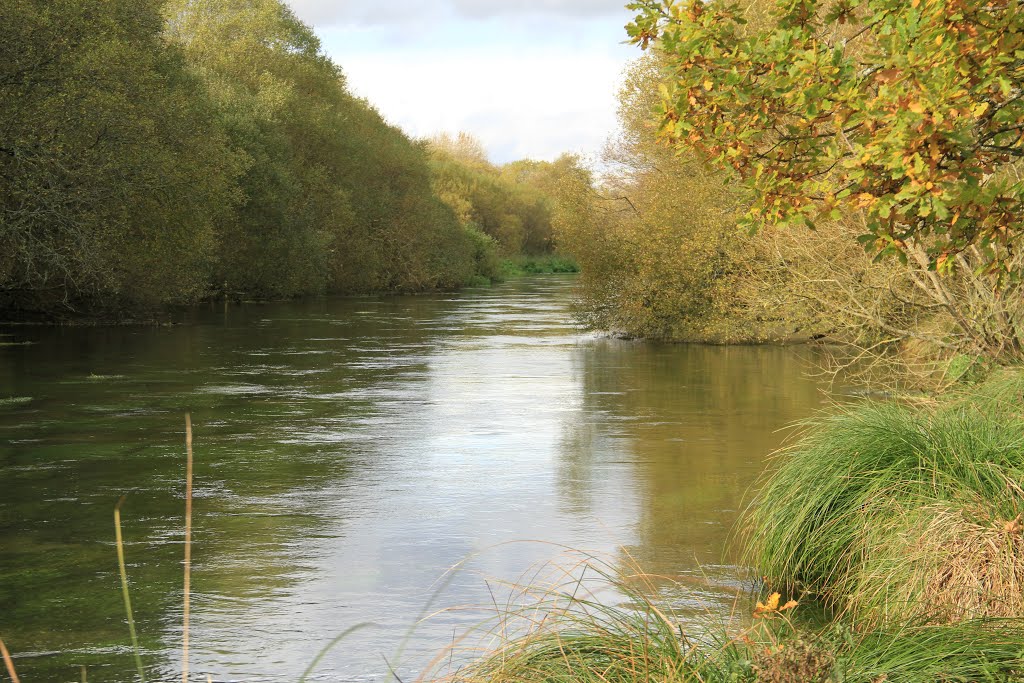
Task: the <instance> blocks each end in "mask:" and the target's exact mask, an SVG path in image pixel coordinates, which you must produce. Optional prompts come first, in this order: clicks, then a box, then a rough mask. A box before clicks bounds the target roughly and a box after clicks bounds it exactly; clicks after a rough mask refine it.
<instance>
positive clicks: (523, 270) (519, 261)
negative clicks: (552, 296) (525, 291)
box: [501, 254, 580, 278]
mask: <svg viewBox="0 0 1024 683" xmlns="http://www.w3.org/2000/svg"><path fill="white" fill-rule="evenodd" d="M579 270H580V267H579V264H577V263H576V261H575V260H573V259H572V258H570V257H568V256H562V255H558V254H547V255H545V256H526V255H523V256H516V257H513V258H508V259H505V260H504V261H502V262H501V274H502V277H505V278H510V277H521V276H523V275H551V274H554V273H578V272H579Z"/></svg>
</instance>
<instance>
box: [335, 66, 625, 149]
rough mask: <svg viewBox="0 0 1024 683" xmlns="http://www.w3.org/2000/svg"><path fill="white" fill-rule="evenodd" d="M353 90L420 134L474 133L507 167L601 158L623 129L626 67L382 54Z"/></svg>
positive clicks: (357, 69) (355, 78) (358, 75)
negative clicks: (521, 161)
mask: <svg viewBox="0 0 1024 683" xmlns="http://www.w3.org/2000/svg"><path fill="white" fill-rule="evenodd" d="M343 66H344V69H345V72H346V74H347V75H348V80H349V85H350V87H351V88H352V90H353V91H355V92H356V93H357V94H358V95H361V96H363V97H366V98H367V99H368V100H370V102H372V103H373V104H374V105H375V106H376V107H377V108H378V109H379V110H380V111H381V113H382V114H384V116H385V117H386V118H387V119H388V120H389V121H390V122H392V123H394V124H396V125H398V126H400V127H402V128H403V129H404V130H406V131H407V132H408V133H409V134H410V135H413V136H417V137H425V136H429V135H432V134H434V133H437V132H441V131H447V132H457V131H466V132H468V133H471V134H473V135H475V136H476V137H478V138H479V139H480V140H481V141H482V142H483V143H484V145H485V146H486V147H487V149H488V150H489V151H490V153H491V156H492V159H493V160H494V161H498V162H505V161H510V160H513V159H517V158H526V157H529V158H534V159H549V160H550V159H554V158H555V157H557V156H558V155H559V154H561V153H562V152H566V151H576V152H583V153H593V152H595V151H596V150H597V149H599V148H600V146H601V144H602V143H603V141H604V140H605V139H606V138H607V137H608V135H609V134H610V133H611V132H612V131H613V130H614V128H615V125H616V121H615V108H616V101H615V93H616V91H617V88H618V81H619V76H620V71H621V69H622V60H621V59H617V58H615V57H613V56H611V55H607V54H605V55H600V54H598V55H594V54H578V53H575V52H555V51H545V52H539V53H538V52H533V53H530V54H525V55H519V54H510V53H508V52H504V51H503V52H499V53H495V52H486V53H469V52H463V53H444V54H402V53H398V54H374V55H365V56H355V57H350V58H348V59H346V60H345V61H344V65H343Z"/></svg>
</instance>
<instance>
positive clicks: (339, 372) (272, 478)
mask: <svg viewBox="0 0 1024 683" xmlns="http://www.w3.org/2000/svg"><path fill="white" fill-rule="evenodd" d="M572 286H573V281H572V279H571V278H565V277H549V278H536V279H529V280H520V281H515V282H512V283H509V284H506V285H502V286H499V287H495V288H494V289H490V290H473V291H468V292H465V293H462V294H458V295H432V296H420V297H406V298H399V297H394V298H362V299H336V300H323V301H314V302H305V303H287V304H273V305H246V306H228V307H222V306H220V305H218V306H216V307H213V308H210V309H208V310H202V311H197V312H195V313H193V314H192V315H191V316H190V320H189V321H188V324H184V325H179V326H175V327H170V328H141V329H139V328H113V329H109V328H85V329H82V328H75V329H52V328H32V327H15V328H7V329H2V330H0V333H2V334H3V336H0V482H2V491H0V637H3V638H4V639H5V640H6V641H7V643H8V646H9V647H10V649H11V650H12V651H14V652H15V653H16V654H17V655H18V657H17V660H16V661H17V664H18V667H19V669H20V670H21V672H22V674H23V680H26V681H68V680H75V679H77V678H78V676H79V665H82V664H85V665H87V666H88V667H89V680H90V681H128V680H132V678H133V673H132V672H133V670H134V669H133V663H132V659H131V654H130V649H129V648H128V646H127V644H128V632H127V628H126V625H125V620H124V614H123V607H122V605H121V598H120V589H119V579H118V574H117V564H116V554H115V549H114V545H113V536H114V534H113V520H112V512H113V507H114V504H115V502H116V501H117V499H118V498H119V497H120V496H121V495H122V494H127V496H128V497H127V501H126V503H125V506H124V520H125V522H124V526H125V536H126V540H127V543H128V545H127V549H126V552H127V557H128V564H129V574H130V577H131V581H132V591H133V592H132V599H133V601H134V607H135V613H136V619H137V622H138V629H139V632H140V637H141V639H142V646H143V649H144V654H145V660H146V663H147V666H148V667H150V668H151V669H152V671H154V672H156V673H157V674H159V675H162V676H164V677H165V678H170V677H172V676H173V675H174V672H175V671H176V670H178V667H179V666H180V641H181V626H180V621H181V603H182V600H181V591H182V579H181V555H182V550H183V507H184V439H183V431H184V413H185V411H186V410H191V411H192V415H193V420H194V425H195V450H196V459H197V463H196V493H195V497H196V500H195V545H194V572H193V590H194V593H193V601H192V604H193V617H192V619H193V626H192V652H191V661H192V669H193V671H195V672H196V674H197V680H206V674H207V673H209V674H210V675H211V676H212V677H213V679H214V680H217V681H279V680H282V681H283V680H288V681H294V680H296V679H297V678H298V677H299V675H300V674H301V673H302V671H303V670H304V669H305V668H306V667H307V666H308V665H309V664H310V663H311V662H312V661H313V660H314V658H315V657H316V654H317V652H318V651H320V649H321V648H322V647H323V646H324V645H326V644H327V643H328V642H329V641H330V640H331V639H332V638H334V637H335V636H336V635H337V634H339V633H341V632H343V631H345V630H346V629H348V628H349V627H351V626H354V625H356V624H360V623H364V622H369V625H368V626H366V627H364V628H363V629H362V630H360V631H358V632H356V633H354V634H352V635H351V636H349V637H347V638H345V639H344V640H342V641H341V642H340V643H339V644H338V645H337V646H336V647H335V648H334V649H332V650H331V651H330V652H329V653H328V654H327V655H326V656H325V657H324V658H323V660H322V661H321V662H320V663H319V665H318V667H317V668H316V670H315V672H314V673H313V675H311V677H310V680H330V681H362V680H383V679H384V677H385V675H386V673H387V670H388V663H390V664H391V665H393V666H395V667H396V669H397V670H398V672H399V673H400V675H402V676H403V680H408V679H409V678H414V677H415V675H414V674H415V673H418V672H419V671H421V670H422V669H423V667H424V666H425V665H426V663H427V662H428V661H429V660H430V659H431V658H433V657H434V655H435V654H437V653H438V652H440V651H442V650H443V649H444V648H445V646H446V645H448V644H449V643H450V642H451V641H452V639H453V634H458V633H462V632H463V631H464V630H465V629H466V628H467V627H469V626H472V625H473V624H476V623H478V622H480V620H481V619H484V618H486V617H487V613H486V609H487V608H488V607H489V606H491V605H492V604H493V603H494V601H499V602H500V601H502V600H503V599H504V597H503V596H504V595H505V593H506V591H505V590H504V589H503V588H502V582H503V581H517V580H521V579H522V578H523V577H526V578H529V577H530V576H532V574H531V571H535V569H536V568H537V567H540V566H542V565H543V564H544V563H551V562H554V563H556V564H558V563H565V562H572V558H571V557H569V558H567V557H566V556H565V555H564V551H563V547H565V548H574V549H579V550H584V551H589V552H593V553H596V554H598V555H599V556H600V557H602V558H603V559H604V561H605V562H607V564H608V566H609V567H611V568H613V569H617V570H620V571H622V572H625V573H633V572H635V569H634V566H638V567H640V568H641V569H642V570H643V571H646V572H650V573H652V574H657V575H659V576H662V577H664V579H659V580H658V583H660V584H662V586H663V588H665V590H666V599H667V600H668V601H669V602H671V603H673V605H674V606H675V607H676V608H677V609H679V610H681V612H682V613H684V615H685V614H686V613H688V612H692V613H694V614H697V613H707V612H710V613H715V612H720V613H722V614H725V613H726V612H728V611H729V610H730V609H731V607H732V605H733V604H734V601H735V599H736V594H737V592H741V591H742V589H743V586H744V582H745V581H746V579H745V578H744V576H745V574H744V571H743V570H742V569H741V568H740V567H736V566H734V565H733V564H732V563H731V562H730V560H729V559H728V558H729V557H730V555H729V554H728V553H727V552H726V550H725V548H726V542H727V540H728V538H729V531H730V529H731V528H732V526H733V523H734V521H735V520H736V518H737V513H738V510H739V508H740V506H741V505H742V502H743V497H744V495H745V493H746V492H747V490H748V488H749V486H750V485H751V483H752V482H753V481H754V479H755V478H756V477H757V475H758V474H759V473H760V472H762V471H763V470H764V468H765V465H766V456H767V455H768V454H769V453H770V452H771V451H772V450H774V449H775V448H777V447H778V446H779V445H780V443H782V441H783V440H784V438H786V435H787V433H788V432H786V431H785V430H784V429H783V428H784V427H786V426H787V425H791V424H792V423H794V422H795V421H797V420H800V419H803V418H805V417H808V416H809V415H811V414H812V413H813V412H814V411H815V410H816V409H817V408H818V407H819V406H820V405H821V404H822V403H823V402H824V401H825V400H827V399H826V396H825V395H824V394H823V393H822V387H821V386H820V385H819V384H818V383H816V382H815V381H814V380H813V379H810V378H809V377H808V374H807V373H808V370H809V366H810V361H811V360H812V352H811V351H810V350H808V349H802V348H775V347H733V348H721V347H703V346H669V345H653V344H645V343H641V342H630V341H621V340H614V339H608V338H604V337H601V336H597V335H590V334H585V333H581V332H580V331H578V330H577V329H575V328H574V326H573V324H572V317H571V314H570V305H571V299H572ZM10 399H15V400H10ZM29 399H30V400H29ZM456 565H458V566H459V568H458V570H457V571H455V572H454V573H451V574H448V575H445V572H446V570H448V569H449V568H452V567H454V566H456ZM432 596H433V597H432ZM456 606H477V607H481V608H483V609H482V610H476V611H473V610H469V611H466V610H448V611H443V612H441V613H440V614H438V615H436V616H434V617H432V618H431V619H428V620H427V621H425V622H423V623H420V624H418V625H416V622H417V620H418V618H419V617H421V616H422V615H423V614H424V613H426V612H433V611H434V610H437V609H442V608H446V607H448V608H450V607H456ZM491 609H492V611H493V607H492V608H491ZM414 625H416V628H415V629H413V630H412V635H411V636H408V637H407V633H408V632H409V631H410V627H412V626H414ZM403 641H405V647H404V652H402V655H401V658H400V661H396V654H398V652H399V650H400V649H402V648H401V645H402V643H403ZM386 660H387V661H386Z"/></svg>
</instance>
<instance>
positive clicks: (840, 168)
mask: <svg viewBox="0 0 1024 683" xmlns="http://www.w3.org/2000/svg"><path fill="white" fill-rule="evenodd" d="M629 7H630V8H631V9H633V10H636V11H637V12H638V13H639V15H638V17H637V19H636V22H635V23H634V24H632V25H631V26H630V27H629V32H630V35H631V37H632V38H633V40H634V41H636V42H639V43H641V44H642V45H643V46H645V47H646V46H647V45H648V44H650V43H652V42H653V43H654V44H655V45H656V46H657V49H658V50H659V51H660V52H661V53H662V54H663V55H665V56H666V57H667V67H668V68H667V76H668V77H667V78H666V79H665V81H664V84H663V92H662V96H663V97H662V99H663V102H662V105H661V119H662V134H663V135H664V136H665V138H666V139H667V140H668V141H669V142H670V143H671V144H673V145H676V146H679V145H685V146H686V148H687V149H691V148H692V149H696V150H699V151H701V152H702V153H704V154H705V155H706V156H707V157H709V158H713V159H715V160H716V161H717V162H719V163H722V164H725V165H728V166H729V167H731V168H732V169H734V170H735V172H736V173H737V174H738V175H739V176H740V177H741V178H743V179H744V180H746V181H747V182H748V184H749V186H750V187H751V188H752V189H753V190H754V195H753V199H754V201H753V202H752V203H751V206H750V209H749V212H748V216H747V218H748V220H750V221H751V223H752V224H753V225H755V226H756V225H760V224H762V223H770V224H775V223H789V222H793V221H801V222H802V221H806V222H809V223H811V224H813V221H814V220H817V219H818V218H819V217H827V218H831V219H833V220H834V219H838V218H840V217H841V216H842V215H843V214H844V213H846V212H851V211H858V212H860V214H861V215H862V216H863V218H864V230H863V232H864V235H863V237H862V240H863V241H864V242H866V243H868V244H869V245H877V246H878V247H881V249H882V251H892V252H897V253H902V252H903V251H905V250H906V249H907V248H908V247H912V246H914V245H920V246H923V247H925V248H927V251H928V255H929V257H930V260H931V263H932V266H933V267H935V268H937V269H939V270H940V271H941V270H948V269H951V268H953V267H955V266H956V258H955V257H956V256H957V255H960V254H963V253H965V252H966V251H967V250H968V249H969V248H970V247H972V246H975V247H977V248H978V249H979V250H980V251H981V258H982V260H983V262H984V263H985V264H987V265H988V266H990V267H1000V266H1004V265H1005V259H1006V258H1007V256H1008V255H1009V254H1011V253H1012V252H1013V249H1014V245H1015V244H1016V241H1017V238H1018V236H1019V233H1020V213H1021V212H1020V208H1021V203H1022V200H1024V181H1021V179H1020V177H1019V176H1018V175H1017V174H1016V173H1014V172H1012V169H1011V168H1010V165H1011V164H1013V163H1014V162H1016V160H1017V159H1019V158H1020V157H1021V156H1024V135H1022V131H1024V103H1022V102H1021V99H1020V93H1021V91H1022V85H1024V81H1022V78H1024V70H1022V69H1021V63H1022V62H1021V60H1022V58H1024V12H1022V11H1021V8H1020V6H1019V4H1018V3H1016V2H1006V1H1002V2H1000V1H996V2H993V1H990V0H957V1H956V2H952V3H950V2H922V1H921V0H912V1H911V2H904V1H903V0H871V1H864V0H861V1H856V0H839V1H834V2H832V1H830V2H821V1H818V0H780V1H779V2H775V3H774V6H772V7H771V8H770V9H771V12H770V21H768V22H766V23H764V24H762V25H760V26H756V27H754V28H753V29H750V28H749V27H748V19H747V17H748V10H749V9H750V3H749V2H742V3H741V2H714V3H706V2H703V1H701V0H693V1H689V2H681V1H679V0H641V1H639V2H634V3H632V4H630V5H629Z"/></svg>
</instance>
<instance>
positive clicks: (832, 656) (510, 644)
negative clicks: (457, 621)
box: [432, 564, 1024, 683]
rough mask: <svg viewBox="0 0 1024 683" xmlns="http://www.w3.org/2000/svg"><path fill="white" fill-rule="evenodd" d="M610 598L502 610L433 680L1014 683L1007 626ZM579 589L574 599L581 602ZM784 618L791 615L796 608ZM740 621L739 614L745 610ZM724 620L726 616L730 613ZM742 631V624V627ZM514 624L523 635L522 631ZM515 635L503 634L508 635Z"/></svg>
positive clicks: (1014, 640) (633, 590)
mask: <svg viewBox="0 0 1024 683" xmlns="http://www.w3.org/2000/svg"><path fill="white" fill-rule="evenodd" d="M586 570H587V571H589V572H591V576H594V575H596V576H597V577H598V578H599V580H601V581H605V582H607V584H608V588H609V590H610V591H611V593H612V594H614V595H616V596H618V599H617V600H614V601H612V600H609V599H608V597H607V596H605V597H604V598H603V599H598V598H596V597H595V596H594V594H593V593H592V592H590V591H581V590H580V583H574V582H573V581H567V582H566V586H565V588H564V591H562V592H560V593H557V594H555V593H550V592H547V593H544V594H542V595H540V596H538V598H539V601H538V603H537V604H535V605H533V606H531V607H526V606H523V607H518V608H516V609H511V610H508V611H507V612H505V613H504V614H502V616H501V617H500V619H499V625H498V626H497V627H495V628H494V631H493V633H494V634H495V636H496V639H497V641H498V643H499V645H498V646H497V648H496V649H493V650H491V651H489V652H487V654H486V655H485V656H483V657H481V658H479V659H477V660H476V661H475V662H474V663H473V664H471V665H469V666H465V667H461V668H459V669H457V670H456V671H454V672H449V673H448V674H447V675H446V676H444V677H442V678H440V679H438V678H434V679H432V680H435V681H437V682H438V683H485V682H486V683H726V682H729V683H826V682H827V683H839V682H845V683H879V682H880V681H889V682H893V683H894V682H896V681H900V682H901V683H935V682H936V681H945V682H952V681H965V682H966V681H976V682H980V681H992V682H994V681H999V682H1002V683H1010V682H1020V681H1024V665H1022V662H1024V659H1022V658H1024V629H1022V625H1021V623H1020V622H1019V621H1015V620H998V621H997V620H984V621H970V622H962V623H959V624H950V625H934V624H927V623H913V624H904V625H902V626H897V627H888V628H874V629H868V630H866V631H863V632H857V631H854V630H853V629H851V628H849V626H848V625H846V624H844V623H842V622H837V623H834V624H832V625H829V626H827V627H825V628H824V629H821V630H807V629H806V628H804V627H801V625H800V619H799V618H796V619H793V618H792V615H793V611H791V610H790V607H791V605H792V603H790V604H789V605H786V606H784V607H781V608H780V607H779V606H778V603H779V599H778V598H779V596H778V595H773V596H772V597H773V599H774V600H768V601H767V602H768V604H767V605H765V604H760V603H759V604H758V605H757V607H756V608H754V607H752V608H751V611H753V613H754V618H753V619H752V620H751V619H749V618H747V619H742V618H736V619H733V620H732V621H731V622H729V623H726V622H725V621H724V620H723V618H722V617H721V616H714V615H712V614H710V613H709V614H708V615H707V616H706V618H704V619H703V620H701V619H697V620H695V619H694V618H692V617H690V618H687V619H685V620H681V619H680V618H678V617H677V616H676V615H674V614H673V613H672V612H671V610H670V609H669V608H668V607H666V606H664V603H663V602H662V601H660V600H659V599H658V597H657V595H656V594H653V593H652V592H651V591H652V588H651V586H650V584H648V583H645V582H642V581H641V582H639V583H638V582H637V581H636V580H635V579H636V577H631V580H630V581H628V582H627V581H624V580H621V579H617V578H614V576H613V575H612V574H611V573H604V572H603V570H602V569H601V568H600V567H599V566H598V567H595V565H593V564H587V566H586ZM582 593H586V594H585V595H584V594H582ZM796 611H799V607H798V606H797V608H796ZM747 614H748V616H749V614H750V613H749V612H748V613H747ZM734 616H735V615H734ZM744 624H745V625H744ZM524 625H525V629H523V628H522V627H523V626H524ZM509 634H515V635H509Z"/></svg>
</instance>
